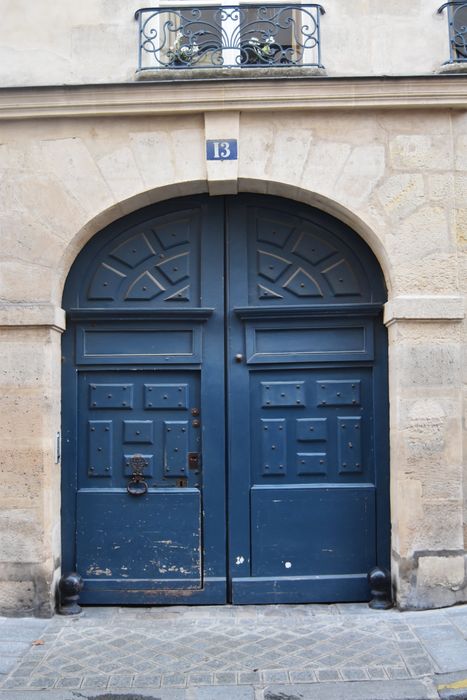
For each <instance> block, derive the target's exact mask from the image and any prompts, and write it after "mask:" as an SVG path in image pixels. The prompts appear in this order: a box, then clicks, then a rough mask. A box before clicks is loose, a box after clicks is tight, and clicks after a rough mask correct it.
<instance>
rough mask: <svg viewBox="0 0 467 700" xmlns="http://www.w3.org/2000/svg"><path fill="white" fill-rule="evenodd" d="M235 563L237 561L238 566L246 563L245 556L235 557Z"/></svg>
mask: <svg viewBox="0 0 467 700" xmlns="http://www.w3.org/2000/svg"><path fill="white" fill-rule="evenodd" d="M235 563H236V565H237V566H240V565H241V564H244V563H245V557H242V556H240V557H237V558H236V559H235Z"/></svg>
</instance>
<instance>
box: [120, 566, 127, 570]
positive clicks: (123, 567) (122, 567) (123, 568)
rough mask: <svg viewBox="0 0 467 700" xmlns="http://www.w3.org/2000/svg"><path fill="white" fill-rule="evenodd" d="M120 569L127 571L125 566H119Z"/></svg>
mask: <svg viewBox="0 0 467 700" xmlns="http://www.w3.org/2000/svg"><path fill="white" fill-rule="evenodd" d="M120 568H121V570H122V571H128V567H127V566H121V567H120Z"/></svg>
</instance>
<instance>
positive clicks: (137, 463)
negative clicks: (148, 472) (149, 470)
mask: <svg viewBox="0 0 467 700" xmlns="http://www.w3.org/2000/svg"><path fill="white" fill-rule="evenodd" d="M129 466H130V467H131V470H132V472H133V474H132V475H131V477H130V481H129V482H128V485H127V487H126V490H127V491H128V493H129V494H131V495H132V496H144V494H145V493H147V491H148V485H147V483H146V481H145V480H144V474H143V470H144V469H145V468H146V467H147V466H148V460H147V459H144V457H143V455H133V457H130V461H129Z"/></svg>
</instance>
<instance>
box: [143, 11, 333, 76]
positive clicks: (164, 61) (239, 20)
mask: <svg viewBox="0 0 467 700" xmlns="http://www.w3.org/2000/svg"><path fill="white" fill-rule="evenodd" d="M322 14H324V9H323V8H322V6H321V5H299V4H290V5H278V4H274V5H273V4H268V5H250V4H248V5H232V6H227V5H222V6H213V5H207V6H201V7H163V8H162V7H160V8H155V7H144V8H142V9H140V10H138V11H137V12H136V15H135V17H136V19H137V20H138V26H139V59H138V70H139V71H147V70H154V69H160V68H174V69H180V68H211V69H212V68H247V67H253V66H254V67H255V68H273V67H274V68H275V67H279V66H314V67H320V68H322V65H321V47H320V16H321V15H322Z"/></svg>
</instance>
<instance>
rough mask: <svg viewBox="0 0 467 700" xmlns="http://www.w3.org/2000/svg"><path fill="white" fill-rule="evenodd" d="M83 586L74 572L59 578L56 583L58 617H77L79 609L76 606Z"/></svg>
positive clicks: (79, 577) (80, 579) (81, 580)
mask: <svg viewBox="0 0 467 700" xmlns="http://www.w3.org/2000/svg"><path fill="white" fill-rule="evenodd" d="M83 585H84V584H83V579H82V578H81V576H80V575H79V574H78V573H76V571H71V572H70V573H68V574H64V575H63V576H62V577H61V579H60V581H59V582H58V595H59V604H58V613H59V615H79V613H80V612H81V607H80V606H79V605H78V598H79V594H80V593H81V591H82V590H83Z"/></svg>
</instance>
